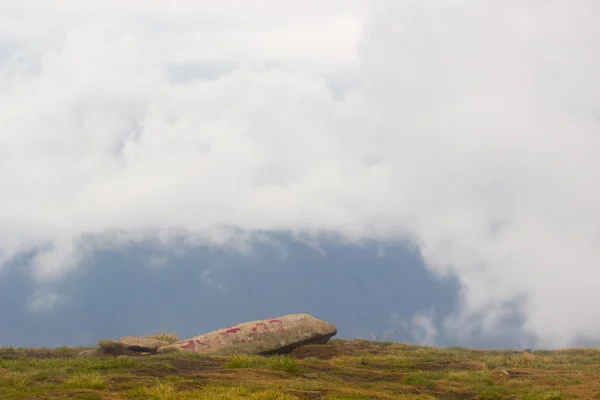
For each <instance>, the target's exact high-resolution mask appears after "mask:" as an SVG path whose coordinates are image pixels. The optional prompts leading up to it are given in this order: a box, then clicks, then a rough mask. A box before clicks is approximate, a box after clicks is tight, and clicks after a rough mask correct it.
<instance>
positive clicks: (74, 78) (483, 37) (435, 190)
mask: <svg viewBox="0 0 600 400" xmlns="http://www.w3.org/2000/svg"><path fill="white" fill-rule="evenodd" d="M7 3H8V5H7V6H6V7H5V9H6V10H7V11H6V12H3V15H2V17H0V32H1V33H0V126H2V130H1V132H0V183H1V189H0V205H1V207H0V263H3V264H5V263H8V262H11V261H12V262H13V263H14V262H15V259H16V258H17V257H19V256H20V255H22V254H27V253H31V252H35V257H34V258H33V261H32V262H31V264H30V267H31V270H32V275H33V277H34V278H35V279H36V280H38V281H40V282H43V281H46V280H49V279H59V278H60V277H62V276H64V275H65V274H66V273H68V272H69V271H71V270H73V269H75V268H76V267H77V265H78V264H79V263H80V262H81V261H82V260H83V259H84V258H85V257H87V256H89V255H92V254H93V252H94V250H95V249H96V248H98V247H102V246H118V245H119V243H122V242H123V241H139V240H143V239H145V238H148V237H158V238H160V239H161V240H163V241H167V242H168V240H169V238H170V237H172V236H173V235H175V234H178V235H179V234H182V233H183V234H184V235H186V236H188V237H189V238H194V240H202V241H212V242H215V243H223V242H226V241H227V234H226V233H223V232H224V231H223V227H235V228H236V229H242V230H247V231H253V230H273V231H278V230H283V231H287V230H292V231H302V232H312V233H317V232H322V231H327V232H335V233H339V234H342V235H345V236H347V237H348V238H352V239H361V238H369V239H386V240H389V239H402V238H406V237H410V238H412V239H413V240H414V241H415V242H416V243H418V245H419V246H420V249H421V252H422V254H423V256H424V259H425V261H426V262H427V265H428V267H429V268H430V269H432V270H434V271H437V272H439V273H440V274H442V275H444V274H452V275H456V276H457V277H458V279H459V280H460V283H461V285H462V292H461V296H462V303H461V311H460V313H458V314H456V315H454V316H453V317H452V318H449V319H448V320H447V322H446V326H445V327H444V329H447V330H451V331H452V330H454V331H455V332H456V334H457V335H462V336H465V335H469V333H470V332H472V331H474V330H482V331H484V332H489V333H495V334H502V330H501V326H502V322H503V321H504V320H506V319H507V318H515V316H518V317H519V318H522V320H523V321H524V325H523V329H524V331H525V332H527V333H529V334H532V335H534V336H535V337H536V338H537V340H538V342H537V343H538V345H540V346H546V347H560V346H568V345H571V344H573V343H575V342H576V341H577V340H581V339H590V340H595V339H600V319H598V318H596V317H595V315H598V314H600V298H599V295H598V291H597V290H596V282H595V281H596V278H598V277H599V275H600V273H599V272H597V271H598V268H597V265H598V264H600V249H599V247H598V246H597V243H598V239H599V232H598V226H600V211H599V209H598V207H597V204H598V203H599V201H598V200H599V197H600V196H599V195H600V187H599V185H598V182H599V181H600V180H599V178H600V176H599V175H600V161H598V157H597V152H598V150H599V149H600V146H599V145H600V143H599V142H600V137H599V135H598V132H599V128H600V79H598V77H597V71H598V70H600V56H598V54H597V51H596V49H597V47H598V46H599V45H600V27H598V24H597V23H596V21H595V20H594V16H595V15H598V12H600V5H598V4H597V2H595V1H592V0H589V1H580V2H578V3H577V6H573V5H572V4H569V5H567V3H565V2H558V1H550V2H548V1H537V0H530V1H519V2H517V1H504V2H495V3H493V4H492V3H482V2H478V1H475V0H462V1H461V0H457V1H453V2H446V1H443V2H442V1H434V0H431V1H408V0H406V1H398V2H389V3H388V2H376V3H371V2H362V1H354V2H348V1H344V2H342V1H337V0H331V1H326V2H316V1H302V2H300V1H292V0H290V1H282V2H271V1H266V0H263V1H258V2H253V3H252V5H249V4H248V3H246V2H242V1H233V0H230V1H225V2H223V1H220V2H216V1H214V2H212V1H206V2H202V4H201V5H198V4H196V3H197V2H191V1H183V0H179V1H177V0H175V1H171V2H169V3H168V6H167V5H166V4H167V3H164V2H158V1H153V2H141V1H133V2H128V3H127V5H122V4H121V3H117V2H116V1H109V2H106V1H103V2H99V1H90V2H86V5H85V7H84V6H83V5H82V4H81V3H80V2H75V1H62V2H58V1H49V2H41V1H35V0H20V1H16V0H9V1H8V2H7ZM3 7H4V6H3ZM225 232H226V231H225ZM89 238H94V240H91V241H90V240H89ZM0 272H1V269H0ZM0 279H1V275H0ZM55 300H56V299H55ZM55 300H53V301H55ZM38 303H39V302H38ZM38 305H41V303H40V304H38ZM423 321H425V320H423ZM425 322H427V321H425ZM423 326H425V327H426V328H427V329H426V331H428V332H434V330H432V329H436V328H435V327H430V326H429V325H427V324H425V325H423ZM430 328H431V329H430Z"/></svg>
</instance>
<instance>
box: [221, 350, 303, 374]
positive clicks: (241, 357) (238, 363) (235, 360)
mask: <svg viewBox="0 0 600 400" xmlns="http://www.w3.org/2000/svg"><path fill="white" fill-rule="evenodd" d="M225 367H226V368H253V369H272V370H279V371H286V372H289V373H292V374H297V373H299V372H300V367H299V366H298V360H296V359H295V358H294V357H291V356H284V355H276V356H270V357H263V356H254V355H245V354H237V355H234V356H232V357H231V358H230V359H229V360H228V361H227V362H226V363H225Z"/></svg>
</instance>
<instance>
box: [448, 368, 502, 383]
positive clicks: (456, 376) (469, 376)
mask: <svg viewBox="0 0 600 400" xmlns="http://www.w3.org/2000/svg"><path fill="white" fill-rule="evenodd" d="M447 379H448V380H450V381H453V382H463V383H470V384H474V383H487V384H491V383H493V380H492V374H491V373H490V372H489V371H452V372H449V373H448V376H447Z"/></svg>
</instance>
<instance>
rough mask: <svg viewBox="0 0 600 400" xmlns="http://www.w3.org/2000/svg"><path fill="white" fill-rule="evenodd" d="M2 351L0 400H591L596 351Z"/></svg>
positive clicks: (596, 393)
mask: <svg viewBox="0 0 600 400" xmlns="http://www.w3.org/2000/svg"><path fill="white" fill-rule="evenodd" d="M81 350H83V349H72V348H57V349H15V348H0V399H75V400H77V399H79V400H100V399H115V400H116V399H157V400H159V399H160V400H162V399H166V400H169V399H173V400H179V399H181V400H184V399H222V400H237V399H253V400H292V399H327V400H335V399H348V400H351V399H352V400H355V399H390V400H392V399H414V400H417V399H419V400H428V399H457V400H458V399H461V400H466V399H526V400H536V399H539V400H555V399H570V398H573V399H575V398H579V399H594V398H600V350H596V349H572V350H560V351H534V352H522V351H483V350H468V349H462V348H433V347H420V346H411V345H403V344H395V343H382V342H369V341H362V340H353V341H344V340H332V341H331V342H330V343H329V344H327V345H316V346H305V347H302V348H299V349H297V350H296V351H295V352H294V353H293V354H290V355H285V356H272V357H261V356H232V357H206V356H197V355H195V354H168V355H153V356H116V357H115V356H112V357H98V358H96V357H89V358H86V357H77V356H76V355H77V353H78V352H80V351H81Z"/></svg>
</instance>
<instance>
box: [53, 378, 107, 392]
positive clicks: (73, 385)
mask: <svg viewBox="0 0 600 400" xmlns="http://www.w3.org/2000/svg"><path fill="white" fill-rule="evenodd" d="M63 386H64V387H65V388H69V389H91V390H104V389H106V388H107V387H108V383H107V382H106V379H105V378H104V377H102V376H100V375H98V374H78V375H73V376H70V377H68V378H67V379H65V381H64V382H63Z"/></svg>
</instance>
